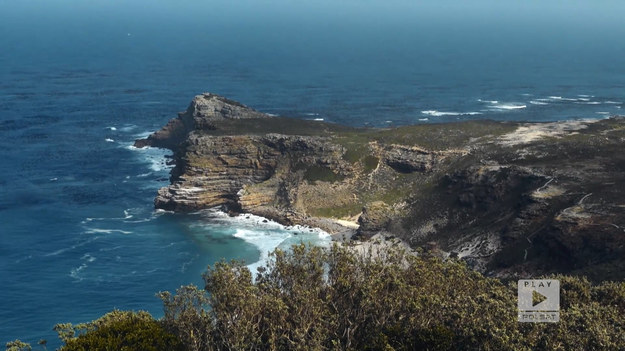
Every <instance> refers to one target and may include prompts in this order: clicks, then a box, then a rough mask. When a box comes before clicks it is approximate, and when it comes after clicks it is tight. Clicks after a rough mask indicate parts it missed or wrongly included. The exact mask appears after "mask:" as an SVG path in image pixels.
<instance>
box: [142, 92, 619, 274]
mask: <svg viewBox="0 0 625 351" xmlns="http://www.w3.org/2000/svg"><path fill="white" fill-rule="evenodd" d="M135 146H137V147H141V146H156V147H167V148H170V149H172V150H173V151H174V156H173V157H174V161H175V163H174V164H175V167H174V169H173V170H172V177H171V181H172V184H171V185H170V186H169V187H166V188H162V189H160V190H159V192H158V196H157V198H156V200H155V205H156V207H158V208H162V209H167V210H174V211H196V210H200V209H205V208H210V207H215V206H224V207H225V208H226V209H228V210H230V211H232V212H233V213H242V212H247V213H253V214H257V215H260V216H264V217H267V218H270V219H273V220H276V221H278V222H280V223H282V224H285V225H293V224H302V225H309V226H312V227H320V228H323V229H325V230H327V231H329V232H331V233H343V234H344V233H345V231H346V230H348V231H354V229H352V228H346V227H344V226H342V225H340V224H337V222H335V221H333V220H330V219H329V218H334V219H350V220H351V221H354V220H355V219H356V218H358V225H359V228H358V230H357V236H359V237H360V238H364V239H366V238H368V237H371V236H373V235H374V234H377V233H385V234H387V235H394V236H396V237H397V238H400V239H402V240H404V241H406V242H408V243H409V244H410V245H411V246H413V247H423V248H425V249H427V250H430V251H436V252H437V253H441V254H445V253H448V254H449V255H453V256H457V257H459V258H461V259H464V260H466V261H467V262H470V264H471V266H472V267H474V268H475V269H477V270H479V271H482V272H486V273H488V274H492V275H498V276H511V275H514V276H530V275H531V276H534V275H538V274H543V273H551V272H565V273H572V274H584V275H588V276H590V278H592V279H604V278H610V279H623V278H625V202H623V200H622V199H623V198H625V153H623V152H622V150H623V149H624V146H625V119H623V118H619V117H616V118H611V119H607V120H601V121H592V122H591V121H570V122H557V123H534V124H528V123H506V122H492V121H476V122H463V123H449V124H424V125H415V126H405V127H399V128H393V129H381V130H376V129H355V128H349V127H344V126H339V125H334V124H329V123H324V122H313V121H305V120H298V119H289V118H281V117H270V116H268V115H266V114H262V113H260V112H258V111H255V110H253V109H251V108H248V107H246V106H244V105H241V104H239V103H237V102H234V101H231V100H228V99H225V98H223V97H219V96H216V95H213V94H203V95H198V96H196V97H195V99H194V100H193V101H192V103H191V104H190V106H189V108H188V109H187V111H185V112H184V113H181V114H180V115H179V116H178V118H175V119H173V120H171V121H170V122H169V123H168V124H167V125H166V126H165V127H164V128H163V129H161V130H160V131H158V132H156V133H154V134H152V135H150V136H149V137H148V138H147V139H143V140H138V141H137V142H136V143H135ZM373 161H375V162H373ZM343 234H341V236H344V237H349V236H351V234H349V235H348V234H345V235H343Z"/></svg>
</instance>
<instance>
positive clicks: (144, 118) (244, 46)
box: [0, 0, 625, 345]
mask: <svg viewBox="0 0 625 351" xmlns="http://www.w3.org/2000/svg"><path fill="white" fill-rule="evenodd" d="M433 4H434V2H415V3H414V4H412V3H408V2H402V1H391V2H385V3H384V5H382V4H381V2H376V1H369V2H355V1H345V2H338V3H332V4H331V3H329V2H328V3H326V2H324V1H321V2H315V4H306V3H303V4H300V5H295V4H293V3H288V2H284V1H282V2H281V1H266V2H254V3H253V2H242V3H239V4H235V3H234V2H233V3H230V2H228V3H226V2H216V1H208V2H199V1H190V0H189V1H182V2H177V3H176V4H174V3H173V2H171V3H170V2H166V1H156V2H151V3H150V6H146V3H145V2H141V1H137V2H133V3H132V4H124V3H122V2H117V1H111V2H106V3H105V2H98V1H94V2H90V3H89V4H80V5H79V4H77V3H75V2H71V1H60V0H59V1H47V2H44V1H31V0H28V1H21V2H15V1H7V0H5V1H0V48H2V49H1V50H0V150H2V154H1V155H2V162H0V235H1V239H2V240H1V241H0V279H1V280H2V282H3V287H2V289H0V342H6V341H8V340H11V339H14V338H18V337H19V338H23V339H25V340H28V341H31V342H32V341H34V342H36V341H37V340H39V339H40V338H46V339H48V340H50V341H51V345H54V340H55V336H54V333H53V332H52V326H53V325H54V323H57V322H65V321H71V322H80V321H85V320H91V319H93V318H96V317H98V316H99V315H101V314H103V313H105V312H107V311H109V310H111V309H113V308H121V309H146V310H148V311H150V312H152V313H154V314H155V315H159V314H160V313H161V305H160V302H159V301H158V300H157V299H156V298H155V297H154V294H155V293H156V292H158V291H159V290H172V289H175V288H176V287H178V286H180V285H181V284H187V283H196V284H201V278H200V274H201V273H202V271H203V270H204V269H205V267H206V265H207V264H211V263H213V262H215V261H216V260H218V259H220V258H226V259H230V258H239V259H245V260H246V261H247V262H249V263H253V262H255V261H257V260H258V259H259V258H261V257H262V252H264V251H265V250H267V249H269V248H272V247H275V246H277V245H287V244H289V243H292V242H297V241H298V240H300V239H302V238H304V239H305V240H314V241H318V240H320V239H319V237H318V235H317V234H315V233H301V232H300V233H298V234H299V235H294V231H293V230H285V229H284V228H280V227H277V226H272V225H262V224H259V223H258V221H256V222H255V221H254V219H253V218H252V219H245V218H239V219H227V218H223V216H219V215H216V214H210V213H198V214H191V215H176V214H168V213H155V212H154V211H153V207H152V201H153V198H154V195H155V193H156V190H157V189H158V188H159V187H161V186H164V185H166V184H167V182H168V179H167V178H168V168H167V167H166V165H165V159H164V158H163V156H164V155H165V154H167V152H162V151H157V150H136V149H133V148H131V147H130V145H131V144H132V142H133V140H134V139H136V138H138V137H140V136H145V135H146V133H149V132H151V131H154V130H156V129H158V128H160V127H161V126H162V125H164V124H165V123H166V122H167V120H168V119H170V118H172V117H174V116H175V113H176V112H177V111H180V110H183V109H184V108H185V107H186V106H187V104H188V103H189V101H190V99H191V98H192V97H193V95H195V94H197V93H200V92H203V91H211V92H215V93H219V94H222V95H225V96H228V97H230V98H233V99H236V100H239V101H241V102H243V103H245V104H248V105H250V106H253V107H255V108H257V109H259V110H261V111H264V112H268V113H274V114H281V115H288V116H292V117H294V118H323V119H324V120H327V121H331V122H337V123H346V124H351V125H374V126H387V125H399V124H409V123H433V122H448V121H457V120H465V119H481V118H491V119H498V120H531V121H546V120H561V119H570V118H603V117H605V116H608V115H612V114H618V113H620V112H621V108H622V106H623V101H625V90H624V87H625V71H624V70H623V67H625V65H624V64H623V63H624V62H623V60H624V58H625V41H624V40H623V39H622V38H625V33H624V32H625V28H624V27H623V26H622V25H620V23H621V22H620V21H617V15H616V14H618V13H623V12H622V11H619V10H622V9H621V8H620V6H621V5H619V4H618V3H616V2H605V3H602V4H603V5H602V6H598V5H597V6H594V5H592V3H591V2H588V3H583V2H579V3H576V4H577V5H576V6H577V7H573V6H565V4H564V3H558V2H553V3H552V4H551V5H550V6H549V7H541V6H543V5H540V4H539V3H538V2H526V3H524V4H525V5H519V4H517V5H513V6H512V5H511V6H512V7H502V6H501V5H497V4H496V3H494V2H487V1H483V2H476V5H474V6H472V7H471V6H468V5H458V3H457V2H456V3H455V2H453V1H443V2H437V4H438V5H433ZM261 223H262V222H261Z"/></svg>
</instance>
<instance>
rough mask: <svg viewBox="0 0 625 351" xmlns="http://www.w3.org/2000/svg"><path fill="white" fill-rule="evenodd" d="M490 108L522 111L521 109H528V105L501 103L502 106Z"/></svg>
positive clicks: (497, 105) (496, 105)
mask: <svg viewBox="0 0 625 351" xmlns="http://www.w3.org/2000/svg"><path fill="white" fill-rule="evenodd" d="M490 108H491V109H494V110H520V109H524V108H527V105H523V104H517V103H501V104H495V105H493V106H491V107H490Z"/></svg>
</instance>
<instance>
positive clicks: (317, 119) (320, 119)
mask: <svg viewBox="0 0 625 351" xmlns="http://www.w3.org/2000/svg"><path fill="white" fill-rule="evenodd" d="M313 121H318V122H320V121H323V118H313Z"/></svg>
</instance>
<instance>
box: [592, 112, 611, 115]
mask: <svg viewBox="0 0 625 351" xmlns="http://www.w3.org/2000/svg"><path fill="white" fill-rule="evenodd" d="M595 113H596V114H598V115H609V114H610V112H607V111H599V112H595Z"/></svg>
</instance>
